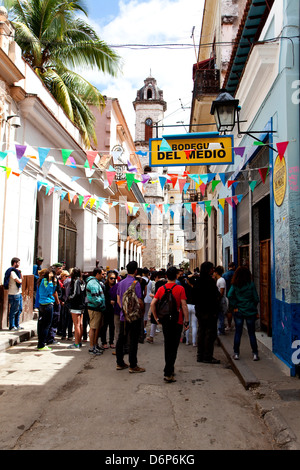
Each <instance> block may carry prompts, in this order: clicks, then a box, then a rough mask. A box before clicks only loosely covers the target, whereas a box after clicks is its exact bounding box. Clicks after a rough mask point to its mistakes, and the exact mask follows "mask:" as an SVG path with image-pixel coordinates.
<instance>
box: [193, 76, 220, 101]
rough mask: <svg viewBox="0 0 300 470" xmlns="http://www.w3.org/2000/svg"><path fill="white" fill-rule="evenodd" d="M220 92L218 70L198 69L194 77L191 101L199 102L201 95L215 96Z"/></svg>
mask: <svg viewBox="0 0 300 470" xmlns="http://www.w3.org/2000/svg"><path fill="white" fill-rule="evenodd" d="M219 91H220V70H218V69H198V70H196V71H195V75H194V90H193V99H194V100H198V101H200V100H201V98H202V97H203V95H216V94H218V93H219Z"/></svg>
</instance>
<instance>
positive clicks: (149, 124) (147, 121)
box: [145, 118, 153, 126]
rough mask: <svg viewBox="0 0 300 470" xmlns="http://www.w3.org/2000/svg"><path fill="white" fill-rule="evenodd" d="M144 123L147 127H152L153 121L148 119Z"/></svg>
mask: <svg viewBox="0 0 300 470" xmlns="http://www.w3.org/2000/svg"><path fill="white" fill-rule="evenodd" d="M145 123H146V124H147V126H152V123H153V121H152V119H150V118H148V119H146V121H145Z"/></svg>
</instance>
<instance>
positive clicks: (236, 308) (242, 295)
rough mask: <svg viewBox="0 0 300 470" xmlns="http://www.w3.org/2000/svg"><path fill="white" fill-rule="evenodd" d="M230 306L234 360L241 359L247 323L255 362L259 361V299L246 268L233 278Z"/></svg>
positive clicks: (238, 270)
mask: <svg viewBox="0 0 300 470" xmlns="http://www.w3.org/2000/svg"><path fill="white" fill-rule="evenodd" d="M228 299H229V305H230V307H231V308H232V309H233V316H234V323H235V335H234V343H233V351H234V354H233V358H234V359H236V360H237V359H239V356H240V344H241V338H242V333H243V324H244V321H246V325H247V330H248V336H249V340H250V346H251V349H252V354H253V360H254V361H258V360H259V357H258V347H257V340H256V336H255V322H256V320H257V317H258V311H257V305H258V303H259V297H258V294H257V290H256V287H255V284H254V282H253V281H252V277H251V273H250V271H249V269H248V268H247V267H246V266H239V267H238V268H237V270H236V271H235V273H234V276H233V278H232V282H231V287H230V289H229V292H228Z"/></svg>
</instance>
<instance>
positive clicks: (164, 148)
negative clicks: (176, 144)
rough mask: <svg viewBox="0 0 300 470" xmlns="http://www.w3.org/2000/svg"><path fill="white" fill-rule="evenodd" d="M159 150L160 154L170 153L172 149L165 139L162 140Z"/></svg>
mask: <svg viewBox="0 0 300 470" xmlns="http://www.w3.org/2000/svg"><path fill="white" fill-rule="evenodd" d="M159 150H160V152H172V147H171V146H170V145H169V144H168V142H167V141H166V139H164V138H163V139H162V141H161V144H160V148H159Z"/></svg>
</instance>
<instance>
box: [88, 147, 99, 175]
mask: <svg viewBox="0 0 300 470" xmlns="http://www.w3.org/2000/svg"><path fill="white" fill-rule="evenodd" d="M97 155H98V152H97V151H94V150H88V151H87V152H86V157H87V160H88V162H89V168H90V170H91V169H92V168H93V163H94V161H95V160H96V157H97Z"/></svg>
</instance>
